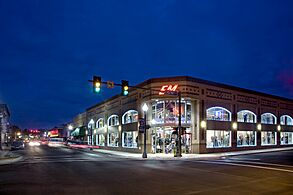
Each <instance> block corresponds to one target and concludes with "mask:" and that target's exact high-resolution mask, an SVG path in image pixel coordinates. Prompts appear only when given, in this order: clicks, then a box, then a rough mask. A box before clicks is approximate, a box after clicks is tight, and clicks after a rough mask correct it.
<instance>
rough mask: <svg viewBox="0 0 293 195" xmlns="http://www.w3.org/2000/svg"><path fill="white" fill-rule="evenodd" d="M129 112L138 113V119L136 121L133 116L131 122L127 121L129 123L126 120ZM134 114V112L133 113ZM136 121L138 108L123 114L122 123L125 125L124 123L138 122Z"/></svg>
mask: <svg viewBox="0 0 293 195" xmlns="http://www.w3.org/2000/svg"><path fill="white" fill-rule="evenodd" d="M128 113H136V115H137V121H134V120H133V119H134V117H133V119H132V121H131V122H127V123H126V121H125V117H126V115H127V114H128ZM132 116H134V114H132ZM136 122H138V112H137V110H128V111H126V112H125V113H124V114H123V115H122V124H123V125H124V124H131V123H136Z"/></svg>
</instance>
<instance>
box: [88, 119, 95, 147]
mask: <svg viewBox="0 0 293 195" xmlns="http://www.w3.org/2000/svg"><path fill="white" fill-rule="evenodd" d="M94 123H95V121H94V120H93V119H91V120H90V122H89V124H90V126H91V132H90V136H91V138H90V139H91V140H90V145H91V146H93V124H94ZM92 149H93V147H90V150H92Z"/></svg>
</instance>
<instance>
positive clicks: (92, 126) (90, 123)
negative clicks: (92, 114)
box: [87, 119, 95, 129]
mask: <svg viewBox="0 0 293 195" xmlns="http://www.w3.org/2000/svg"><path fill="white" fill-rule="evenodd" d="M91 121H94V120H93V119H91V120H90V122H89V123H88V125H87V126H88V128H89V129H91V128H92V129H94V128H95V123H94V122H93V123H92V122H91Z"/></svg>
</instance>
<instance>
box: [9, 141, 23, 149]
mask: <svg viewBox="0 0 293 195" xmlns="http://www.w3.org/2000/svg"><path fill="white" fill-rule="evenodd" d="M20 149H24V143H23V141H13V142H12V143H11V150H20Z"/></svg>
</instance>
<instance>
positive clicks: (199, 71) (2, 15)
mask: <svg viewBox="0 0 293 195" xmlns="http://www.w3.org/2000/svg"><path fill="white" fill-rule="evenodd" d="M94 74H95V75H99V76H101V77H102V79H103V80H104V81H106V80H113V81H115V82H120V81H121V80H123V79H124V80H128V81H129V83H130V84H131V85H135V84H138V83H140V82H142V81H144V80H146V79H149V78H153V77H164V76H181V75H182V76H183V75H187V76H192V77H197V78H201V79H206V80H211V81H215V82H220V83H225V84H230V85H234V86H238V87H242V88H248V89H252V90H257V91H261V92H265V93H270V94H273V95H278V96H283V97H287V98H291V99H292V98H293V1H292V0H287V1H286V0H278V1H277V0H243V1H237V0H194V1H191V0H190V1H183V0H177V1H176V0H166V1H163V0H145V1H139V0H133V1H126V0H121V1H120V0H116V1H112V0H104V1H102V0H99V1H97V0H92V1H91V0H87V1H77V0H47V1H46V0H25V1H23V0H19V1H12V0H6V1H4V0H2V1H1V2H0V102H1V103H6V104H8V107H9V109H10V112H11V123H12V124H16V125H19V126H20V127H22V128H52V127H54V126H57V125H60V124H62V123H66V122H69V121H70V120H72V118H73V117H74V116H76V115H77V114H78V113H81V112H83V111H85V109H86V108H88V107H90V106H92V105H94V104H96V103H98V102H100V101H101V100H104V99H106V98H108V97H110V96H112V95H115V94H117V93H119V92H120V88H116V89H104V91H103V92H102V93H101V94H100V95H94V94H93V93H92V88H91V85H90V83H88V79H91V78H92V76H93V75H94Z"/></svg>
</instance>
